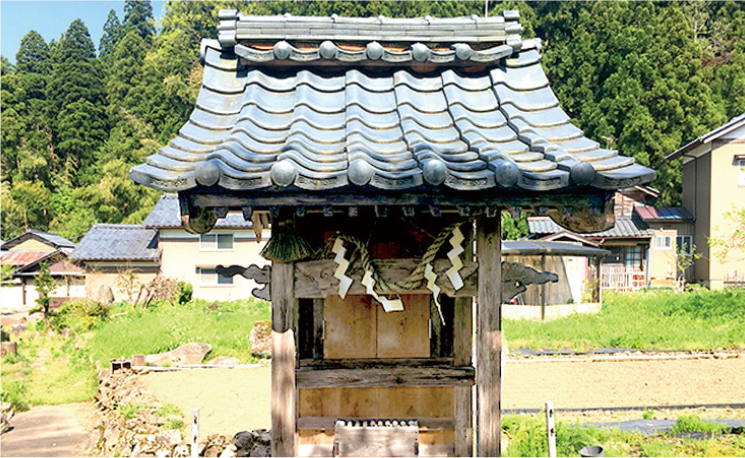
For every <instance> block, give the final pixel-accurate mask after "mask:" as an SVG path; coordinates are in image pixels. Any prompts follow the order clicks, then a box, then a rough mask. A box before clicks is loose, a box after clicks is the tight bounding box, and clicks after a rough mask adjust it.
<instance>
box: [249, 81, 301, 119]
mask: <svg viewBox="0 0 745 458" xmlns="http://www.w3.org/2000/svg"><path fill="white" fill-rule="evenodd" d="M243 100H245V102H246V105H256V106H258V107H261V109H262V110H263V111H266V112H268V113H273V114H285V113H292V110H293V109H294V108H295V92H294V91H288V92H274V91H270V90H268V89H265V88H263V87H261V86H259V85H258V84H251V85H247V86H246V91H245V92H244V93H243Z"/></svg>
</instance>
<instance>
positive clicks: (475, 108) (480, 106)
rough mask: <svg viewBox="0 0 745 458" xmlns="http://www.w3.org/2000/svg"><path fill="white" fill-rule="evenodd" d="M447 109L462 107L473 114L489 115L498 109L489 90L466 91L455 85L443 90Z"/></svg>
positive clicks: (494, 98) (496, 102) (497, 103)
mask: <svg viewBox="0 0 745 458" xmlns="http://www.w3.org/2000/svg"><path fill="white" fill-rule="evenodd" d="M443 92H444V94H445V99H446V100H447V103H448V105H449V107H453V106H454V105H462V106H464V107H465V108H467V109H468V110H470V111H472V112H475V113H491V112H493V111H495V110H497V109H499V102H498V101H497V98H496V97H495V96H494V92H493V91H492V90H491V89H486V90H483V91H478V92H475V91H466V90H463V89H461V88H460V87H458V86H455V85H452V84H451V85H447V86H445V88H444V89H443Z"/></svg>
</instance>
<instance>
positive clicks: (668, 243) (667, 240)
mask: <svg viewBox="0 0 745 458" xmlns="http://www.w3.org/2000/svg"><path fill="white" fill-rule="evenodd" d="M672 247H673V237H672V236H670V235H656V236H655V237H654V242H653V245H652V248H654V249H655V250H670V249H672Z"/></svg>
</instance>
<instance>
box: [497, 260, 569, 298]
mask: <svg viewBox="0 0 745 458" xmlns="http://www.w3.org/2000/svg"><path fill="white" fill-rule="evenodd" d="M558 281H559V276H558V275H556V274H555V273H551V272H545V271H544V272H538V271H537V270H535V269H534V268H532V267H529V266H526V265H523V264H520V263H517V262H504V261H503V262H502V302H507V301H509V300H510V299H512V298H513V297H515V296H517V295H518V294H520V293H522V292H523V291H525V290H526V287H527V286H528V285H543V284H544V283H548V282H552V283H556V282H558Z"/></svg>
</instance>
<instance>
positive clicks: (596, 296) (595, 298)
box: [592, 256, 602, 303]
mask: <svg viewBox="0 0 745 458" xmlns="http://www.w3.org/2000/svg"><path fill="white" fill-rule="evenodd" d="M601 259H602V258H601V257H600V256H596V257H595V282H596V285H597V287H596V288H595V290H594V291H593V293H592V301H593V302H597V303H600V282H601V276H600V261H601Z"/></svg>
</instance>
